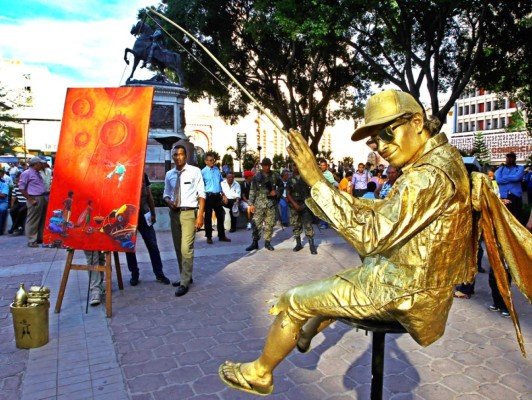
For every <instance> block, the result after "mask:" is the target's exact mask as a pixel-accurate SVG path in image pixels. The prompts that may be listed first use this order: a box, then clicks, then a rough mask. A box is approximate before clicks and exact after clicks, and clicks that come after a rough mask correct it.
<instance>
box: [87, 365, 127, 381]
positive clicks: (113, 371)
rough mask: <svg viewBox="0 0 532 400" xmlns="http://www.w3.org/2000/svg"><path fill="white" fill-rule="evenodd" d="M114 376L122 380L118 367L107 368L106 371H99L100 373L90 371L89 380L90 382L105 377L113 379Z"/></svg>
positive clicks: (120, 370)
mask: <svg viewBox="0 0 532 400" xmlns="http://www.w3.org/2000/svg"><path fill="white" fill-rule="evenodd" d="M115 375H119V376H121V377H122V379H123V374H122V369H121V368H120V367H115V368H108V369H103V370H100V371H92V370H91V379H92V380H96V379H100V378H106V377H113V376H115Z"/></svg>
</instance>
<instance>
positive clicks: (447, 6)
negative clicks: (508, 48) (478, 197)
mask: <svg viewBox="0 0 532 400" xmlns="http://www.w3.org/2000/svg"><path fill="white" fill-rule="evenodd" d="M312 3H314V2H312ZM322 3H325V5H323V4H322ZM314 9H315V10H316V9H318V10H319V13H323V10H324V9H330V10H332V12H333V13H334V15H338V16H344V17H342V18H339V19H338V23H337V24H336V25H335V28H337V29H339V30H345V31H343V32H342V34H338V35H337V37H338V38H339V39H341V40H344V43H345V44H346V45H347V46H348V47H349V48H351V49H352V52H351V55H352V62H357V65H360V63H363V64H364V65H365V70H366V73H367V76H368V77H369V79H371V80H372V81H373V82H374V83H376V84H378V85H385V84H393V85H395V86H396V87H398V88H399V89H401V90H403V91H405V92H409V93H410V94H412V95H413V96H414V97H415V98H416V99H417V100H418V101H419V102H420V103H421V101H420V98H421V95H422V89H423V86H425V88H426V90H427V91H428V93H429V95H430V103H431V104H430V105H431V108H432V112H433V115H434V116H435V117H437V118H438V119H439V120H440V121H441V122H442V123H443V122H445V120H446V117H447V113H448V112H449V110H450V109H451V108H452V107H453V105H454V103H455V102H456V100H457V99H458V97H459V96H460V94H461V93H462V92H463V90H464V89H465V88H466V86H467V85H468V83H469V82H470V80H471V78H472V77H473V75H474V73H475V71H476V70H477V69H478V68H479V66H480V65H482V64H484V63H485V60H486V59H485V53H484V50H485V48H486V47H487V46H497V45H498V44H499V43H500V42H501V41H506V43H507V44H508V45H509V44H510V43H512V41H513V35H512V34H513V32H514V31H515V26H516V24H518V18H521V16H523V15H527V14H529V13H530V12H531V11H532V2H530V1H528V0H516V1H512V2H500V1H496V0H472V1H461V0H384V1H383V0H352V1H341V0H329V1H325V2H320V6H316V7H315V8H314ZM324 14H325V15H328V13H327V12H325V13H324ZM346 16H349V18H348V17H346ZM316 19H317V20H318V21H321V19H322V17H321V16H320V15H319V14H317V13H309V14H307V15H300V16H297V17H294V18H293V21H294V25H293V28H294V29H298V28H297V26H302V27H305V26H307V25H312V24H313V22H314V21H315V20H316ZM318 24H319V22H318ZM346 32H347V34H346ZM528 37H529V36H526V38H528ZM498 57H503V55H500V54H499V55H498ZM486 66H487V67H488V68H489V67H490V65H489V64H486ZM528 76H530V74H529V75H528ZM442 93H445V94H446V97H447V96H448V99H447V101H446V102H445V103H443V104H440V95H441V94H442Z"/></svg>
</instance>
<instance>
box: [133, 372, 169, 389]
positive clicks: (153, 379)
mask: <svg viewBox="0 0 532 400" xmlns="http://www.w3.org/2000/svg"><path fill="white" fill-rule="evenodd" d="M166 385H167V384H166V380H165V379H164V377H163V376H162V375H161V374H148V375H139V376H137V377H135V378H132V379H128V380H127V386H128V388H129V390H130V391H131V393H145V392H153V391H157V390H159V389H161V388H163V387H165V386H166Z"/></svg>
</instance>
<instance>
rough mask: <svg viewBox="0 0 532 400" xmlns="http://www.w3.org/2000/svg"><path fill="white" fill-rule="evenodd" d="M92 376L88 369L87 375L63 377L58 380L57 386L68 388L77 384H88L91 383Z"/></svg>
mask: <svg viewBox="0 0 532 400" xmlns="http://www.w3.org/2000/svg"><path fill="white" fill-rule="evenodd" d="M90 379H91V376H90V374H89V371H88V368H87V372H86V373H78V374H75V375H69V376H61V375H59V376H58V378H57V386H68V385H72V384H75V383H81V382H87V381H90Z"/></svg>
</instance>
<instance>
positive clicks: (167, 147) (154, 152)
mask: <svg viewBox="0 0 532 400" xmlns="http://www.w3.org/2000/svg"><path fill="white" fill-rule="evenodd" d="M126 86H151V87H154V88H155V93H154V96H153V105H152V110H151V118H150V131H149V135H148V139H149V140H148V150H147V152H146V163H147V164H148V165H147V168H148V169H150V170H151V171H149V172H151V173H148V176H150V177H155V178H157V179H164V173H166V171H169V170H170V169H171V168H172V156H171V150H172V147H173V146H174V144H175V143H176V142H178V141H183V144H184V145H185V148H186V149H187V163H189V164H194V162H195V156H194V151H193V149H194V145H193V144H192V143H191V142H190V140H189V139H188V138H187V137H186V135H185V125H186V120H185V99H186V98H187V95H188V90H186V89H185V88H183V87H181V86H179V85H176V84H174V83H166V82H155V81H137V80H135V81H131V82H129V83H128V84H127V85H126ZM154 141H156V142H158V143H159V144H157V143H154ZM161 145H162V147H161ZM160 163H164V171H161V168H160V167H158V166H157V164H158V165H159V166H160ZM153 164H155V165H153ZM152 166H153V168H152ZM161 172H164V173H163V174H162V176H161Z"/></svg>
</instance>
